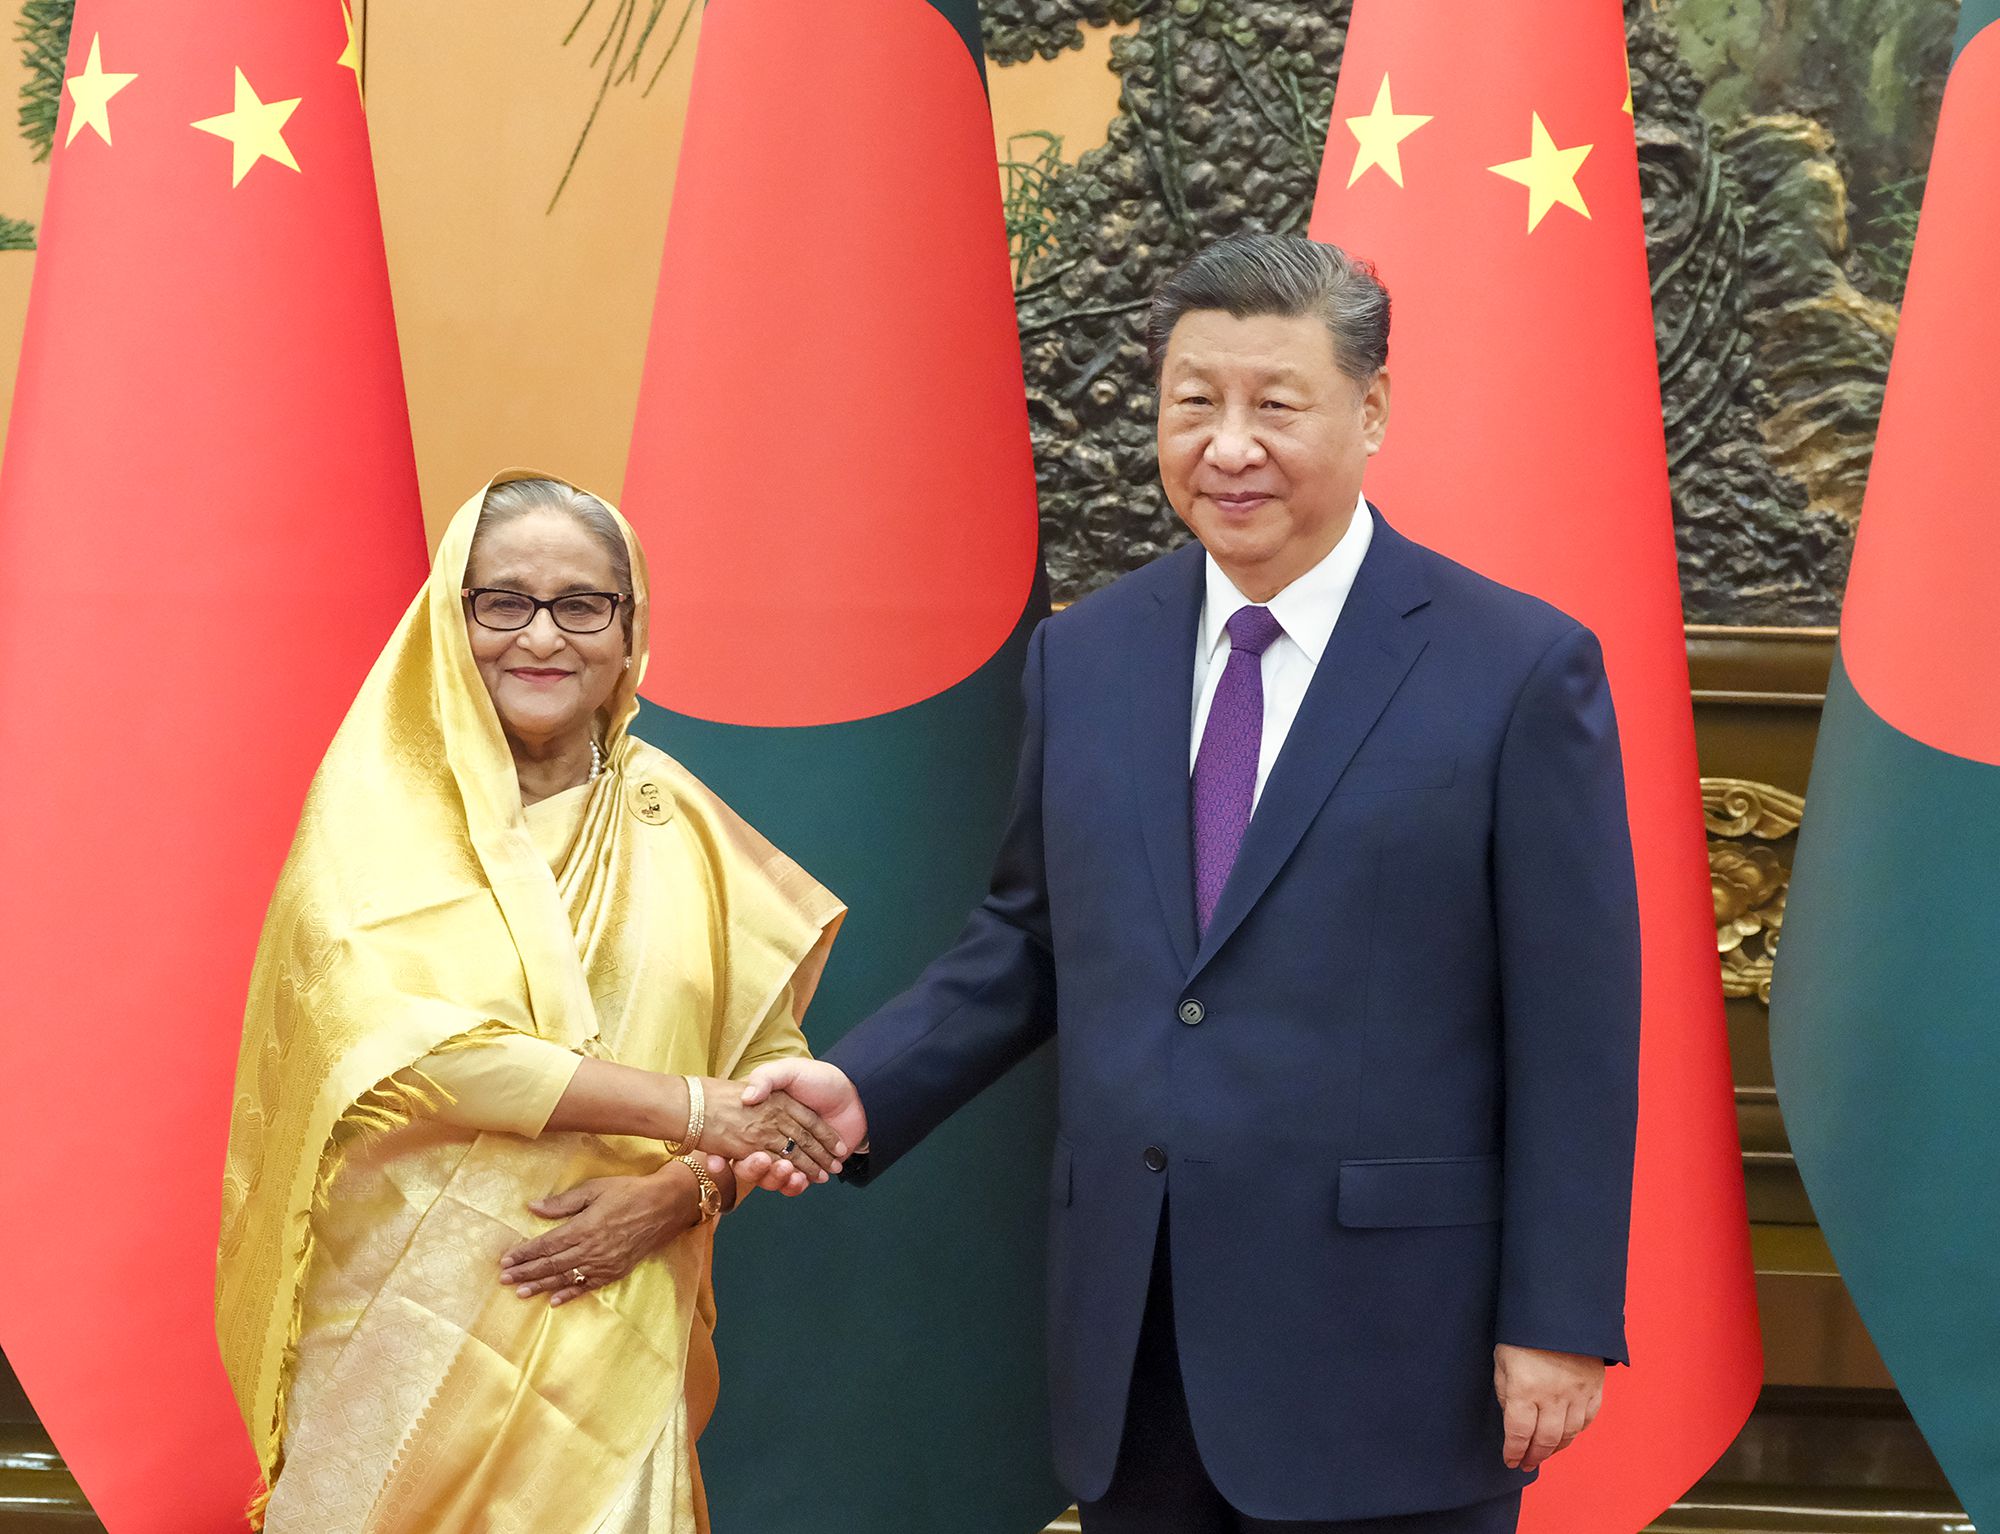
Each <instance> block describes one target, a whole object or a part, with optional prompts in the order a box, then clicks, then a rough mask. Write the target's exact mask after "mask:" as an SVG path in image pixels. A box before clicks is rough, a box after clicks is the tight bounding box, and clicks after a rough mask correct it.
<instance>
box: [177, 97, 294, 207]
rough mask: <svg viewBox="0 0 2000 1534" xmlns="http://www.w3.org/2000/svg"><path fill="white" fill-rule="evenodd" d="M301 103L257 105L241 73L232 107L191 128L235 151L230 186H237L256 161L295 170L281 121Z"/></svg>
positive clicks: (270, 102)
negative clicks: (227, 142)
mask: <svg viewBox="0 0 2000 1534" xmlns="http://www.w3.org/2000/svg"><path fill="white" fill-rule="evenodd" d="M303 99H304V98H303V97H299V96H294V97H293V98H292V99H291V100H290V101H259V100H258V99H257V93H256V92H255V91H253V90H252V89H250V82H249V81H248V80H246V79H244V78H243V71H242V70H240V69H239V70H237V71H236V105H235V106H234V107H233V108H232V109H231V110H229V111H227V112H224V113H223V114H222V115H221V116H220V117H204V118H203V119H202V120H201V121H200V122H198V123H196V124H195V125H194V126H195V127H197V128H199V129H201V131H202V132H203V133H213V134H214V135H215V136H216V137H217V138H226V139H228V140H229V145H230V148H231V149H232V150H234V151H235V153H234V155H233V157H232V161H233V163H232V167H231V171H232V174H231V176H230V181H229V184H230V185H231V186H241V185H242V184H243V178H244V177H245V176H247V175H249V174H250V167H251V166H253V165H255V164H256V163H257V162H258V161H259V160H276V161H277V162H278V163H279V164H280V165H288V166H290V167H291V168H292V169H293V170H297V169H298V168H299V162H298V161H297V160H294V159H293V158H292V150H291V146H290V145H289V144H287V143H286V142H285V135H284V127H285V120H286V119H287V118H289V117H290V116H291V115H292V113H293V112H294V111H296V110H297V109H298V105H299V102H300V101H301V100H303Z"/></svg>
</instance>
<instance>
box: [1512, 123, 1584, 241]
mask: <svg viewBox="0 0 2000 1534" xmlns="http://www.w3.org/2000/svg"><path fill="white" fill-rule="evenodd" d="M1528 115H1529V117H1530V118H1531V119H1532V125H1531V127H1530V128H1529V134H1530V137H1531V141H1532V145H1533V147H1532V148H1530V149H1529V151H1528V157H1527V158H1526V159H1525V160H1509V161H1508V162H1507V163H1506V164H1504V165H1489V166H1487V167H1486V168H1487V169H1488V170H1490V171H1492V172H1493V174H1494V175H1496V176H1505V177H1506V178H1507V179H1508V180H1509V181H1518V182H1520V183H1521V185H1523V186H1525V187H1526V188H1527V189H1528V232H1529V233H1530V234H1533V233H1534V232H1535V226H1536V225H1538V224H1540V223H1541V221H1542V219H1543V218H1544V217H1545V216H1546V215H1547V214H1548V211H1549V209H1551V208H1553V207H1554V206H1555V205H1556V204H1557V203H1561V204H1562V205H1563V206H1564V207H1566V208H1574V209H1576V211H1577V212H1579V213H1581V214H1582V215H1583V216H1584V217H1585V218H1589V217H1590V209H1589V208H1587V207H1585V206H1584V202H1583V194H1582V193H1581V192H1579V191H1578V190H1577V189H1576V173H1577V171H1578V170H1579V169H1580V168H1581V167H1582V165H1583V162H1584V161H1585V160H1586V159H1587V158H1588V157H1589V155H1590V151H1591V149H1592V148H1593V147H1595V146H1593V145H1590V144H1578V145H1577V146H1576V147H1575V148H1573V149H1558V148H1557V147H1556V141H1555V140H1554V139H1552V138H1550V137H1549V130H1548V129H1547V128H1544V127H1543V126H1542V117H1541V113H1539V112H1531V113H1529V114H1528Z"/></svg>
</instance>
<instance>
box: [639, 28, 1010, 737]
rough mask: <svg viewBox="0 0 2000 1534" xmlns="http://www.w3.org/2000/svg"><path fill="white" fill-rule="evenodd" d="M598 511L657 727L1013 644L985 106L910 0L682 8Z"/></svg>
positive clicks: (883, 684) (807, 696) (1004, 350)
mask: <svg viewBox="0 0 2000 1534" xmlns="http://www.w3.org/2000/svg"><path fill="white" fill-rule="evenodd" d="M623 499H624V504H625V509H626V511H627V513H628V514H629V515H630V516H631V518H632V520H633V522H634V524H635V525H636V526H637V527H638V529H639V531H640V534H641V536H642V537H643V538H645V540H646V544H647V550H648V554H649V558H650V562H651V564H652V567H653V570H654V572H655V585H654V609H653V610H654V617H653V624H654V633H653V639H654V655H655V657H656V658H655V661H654V667H653V675H652V676H651V678H649V680H648V685H647V688H646V692H647V695H648V696H649V697H650V698H652V699H653V701H655V702H658V703H661V704H664V705H665V706H666V707H668V708H671V709H674V710H676V711H678V712H680V713H684V714H691V715H695V716H697V717H700V718H704V719H712V720H718V721H722V722H725V723H731V724H755V725H812V724H827V723H834V722H837V721H841V720H848V719H857V718H863V717H867V716H870V715H875V714H881V713H886V712H888V711H890V710H892V709H896V708H901V707H904V706H907V705H909V704H912V703H916V702H919V701H921V700H922V699H924V698H928V697H931V696H933V695H935V694H936V693H938V692H941V691H943V690H944V689H945V688H948V687H950V686H952V685H953V684H954V683H956V682H959V681H962V680H963V679H964V678H965V677H967V676H969V675H970V674H971V673H972V672H973V671H974V670H976V669H977V668H978V667H979V666H980V665H981V664H983V663H984V662H985V661H986V660H987V659H989V658H990V657H991V656H992V655H993V654H994V652H995V651H996V650H998V649H999V647H1000V646H1001V645H1002V644H1003V643H1004V642H1005V641H1006V639H1007V636H1008V635H1009V634H1010V633H1011V632H1012V631H1013V629H1014V626H1015V624H1016V623H1017V622H1018V621H1019V619H1020V616H1021V613H1022V609H1023V607H1024V605H1025V603H1026V600H1027V596H1028V592H1029V589H1030V586H1031V584H1032V581H1033V577H1034V570H1035V558H1036V516H1035V482H1034V464H1033V459H1032V455H1031V452H1030V448H1029V442H1028V420H1027V406H1026V401H1025V398H1024V396H1023V392H1022V382H1021V359H1020V348H1019V343H1018V340H1017V338H1016V333H1015V325H1014V307H1013V286H1012V281H1011V275H1010V272H1009V268H1008V258H1007V238H1006V230H1005V225H1004V223H1003V220H1002V216H1001V207H1000V197H999V187H998V182H997V178H996V174H995V169H994V158H993V128H992V119H991V117H990V115H989V112H988V108H987V103H986V96H985V92H984V90H983V89H982V88H981V82H980V77H979V72H978V68H977V66H976V64H975V62H974V60H973V58H972V56H971V55H970V54H969V53H968V52H967V50H966V46H965V43H964V41H963V40H962V39H961V37H960V36H959V34H958V32H957V31H956V30H955V29H954V28H953V27H952V26H951V24H950V23H949V22H948V21H946V20H945V18H944V17H943V16H942V15H940V14H939V13H938V12H937V11H936V10H935V9H933V8H932V7H931V6H930V5H928V4H926V3H923V0H895V3H882V0H868V3H862V0H822V3H819V4H816V5H813V6H747V5H738V6H717V7H715V8H714V9H712V10H711V11H710V12H709V13H708V15H707V16H706V17H705V19H704V21H703V35H702V38H701V56H700V63H699V65H698V67H697V76H696V80H695V86H694V98H693V101H692V104H691V106H690V108H689V116H688V126H687V136H686V139H685V141H684V145H683V149H682V153H681V169H680V179H679V183H678V185H677V187H676V190H675V200H674V210H673V219H672V224H671V227H670V229H669V232H668V236H667V250H666V255H665V259H664V261H663V264H662V269H661V274H660V293H659V299H658V303H657V306H656V309H655V315H654V325H653V335H652V344H651V347H650V350H649V353H648V360H647V370H646V378H645V383H644V386H643V389H642V391H641V397H640V405H639V414H638V421H637V424H636V427H635V429H634V432H633V447H632V459H631V464H630V467H629V468H628V471H627V477H626V486H625V494H624V498H623Z"/></svg>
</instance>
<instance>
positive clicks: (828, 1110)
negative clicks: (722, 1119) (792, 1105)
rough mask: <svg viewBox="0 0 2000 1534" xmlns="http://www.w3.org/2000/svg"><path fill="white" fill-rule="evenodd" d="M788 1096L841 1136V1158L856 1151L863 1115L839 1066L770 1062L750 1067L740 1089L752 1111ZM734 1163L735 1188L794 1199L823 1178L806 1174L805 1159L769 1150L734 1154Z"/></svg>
mask: <svg viewBox="0 0 2000 1534" xmlns="http://www.w3.org/2000/svg"><path fill="white" fill-rule="evenodd" d="M787 1098H789V1099H791V1100H792V1101H794V1102H797V1103H800V1104H803V1105H804V1108H805V1109H806V1110H807V1111H810V1112H811V1113H813V1114H814V1115H815V1118H816V1119H817V1121H819V1122H821V1123H824V1124H825V1125H826V1126H827V1127H828V1129H829V1130H830V1131H831V1132H832V1133H834V1134H836V1135H838V1136H839V1137H840V1141H841V1145H840V1153H841V1155H842V1156H846V1155H848V1154H849V1148H850V1147H853V1148H855V1149H859V1148H860V1147H862V1146H864V1145H866V1144H867V1143H868V1115H867V1114H866V1113H864V1112H863V1111H862V1108H861V1096H860V1094H859V1093H858V1092H856V1091H855V1090H854V1083H853V1082H851V1081H849V1080H848V1079H847V1074H846V1072H844V1071H842V1070H841V1069H840V1067H839V1066H837V1065H829V1064H827V1062H826V1061H824V1060H774V1061H772V1062H771V1063H770V1064H768V1065H760V1066H758V1067H757V1068H756V1069H755V1070H754V1071H752V1072H751V1073H750V1075H749V1077H748V1079H747V1084H746V1085H745V1086H744V1088H743V1092H742V1101H743V1105H744V1106H745V1107H746V1108H751V1109H754V1108H756V1107H757V1105H758V1104H760V1103H765V1102H767V1101H769V1102H778V1101H782V1100H785V1099H787ZM735 1167H736V1181H737V1184H738V1186H740V1187H744V1188H749V1187H758V1188H766V1189H768V1190H770V1191H771V1192H773V1193H783V1194H785V1195H786V1196H787V1197H797V1196H798V1195H799V1194H801V1193H803V1192H805V1191H806V1189H807V1187H809V1186H810V1185H811V1184H812V1183H814V1182H824V1181H825V1180H826V1179H825V1178H824V1177H814V1176H812V1175H811V1172H812V1170H813V1168H812V1166H811V1163H810V1162H809V1161H805V1162H801V1161H799V1160H798V1159H797V1158H795V1157H788V1156H786V1155H784V1154H782V1153H773V1152H772V1151H770V1150H768V1149H763V1150H755V1151H752V1152H751V1153H750V1154H749V1155H747V1156H739V1157H737V1158H735ZM839 1170H840V1168H839V1167H835V1168H834V1171H835V1172H838V1171H839Z"/></svg>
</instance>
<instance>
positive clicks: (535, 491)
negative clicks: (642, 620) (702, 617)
mask: <svg viewBox="0 0 2000 1534" xmlns="http://www.w3.org/2000/svg"><path fill="white" fill-rule="evenodd" d="M531 511H559V512H561V513H562V514H563V515H564V516H567V517H571V518H573V519H575V521H576V522H577V524H578V525H579V526H580V527H582V528H583V530H584V531H585V532H587V533H589V534H590V535H591V536H592V537H593V538H595V539H596V540H597V541H598V542H599V543H601V544H603V545H604V552H605V553H607V554H609V555H610V556H611V574H612V578H613V579H614V580H615V581H616V582H617V584H618V589H619V591H620V592H622V593H623V594H624V595H625V598H626V600H625V601H623V602H620V603H619V604H618V617H619V621H620V622H622V623H623V624H624V626H625V640H626V643H628V644H629V643H631V640H632V617H633V614H632V602H631V597H632V551H631V550H630V549H628V548H626V547H625V534H624V531H623V530H622V529H621V528H620V527H619V526H618V519H617V518H616V517H614V516H613V515H612V514H611V508H610V507H609V506H606V505H605V504H604V502H602V501H600V500H599V499H598V498H597V497H596V496H594V495H592V494H591V493H590V492H589V491H588V490H579V489H577V487H576V486H575V485H572V484H570V483H568V482H567V481H565V480H560V479H510V480H508V481H507V482H506V483H505V484H500V485H495V486H493V487H492V488H491V489H489V490H488V491H487V492H486V499H485V500H484V501H482V502H481V503H480V506H479V523H478V525H477V526H476V527H474V529H473V531H472V548H473V550H474V551H476V550H477V549H478V548H479V540H480V539H481V538H483V537H485V535H486V533H487V531H488V530H489V529H491V528H495V527H504V526H505V525H506V524H507V523H509V522H512V521H515V520H517V519H518V518H520V517H524V516H526V515H527V514H528V513H529V512H531Z"/></svg>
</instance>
